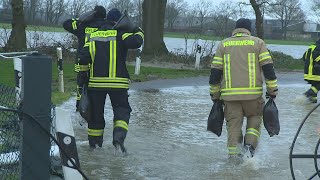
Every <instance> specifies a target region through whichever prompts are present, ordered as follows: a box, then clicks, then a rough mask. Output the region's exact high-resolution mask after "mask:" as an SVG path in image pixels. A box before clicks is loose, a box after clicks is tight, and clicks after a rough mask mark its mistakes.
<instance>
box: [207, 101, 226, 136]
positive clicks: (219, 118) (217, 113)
mask: <svg viewBox="0 0 320 180" xmlns="http://www.w3.org/2000/svg"><path fill="white" fill-rule="evenodd" d="M223 120H224V114H223V101H222V100H217V101H216V102H215V103H214V104H213V106H212V108H211V111H210V114H209V117H208V123H207V130H208V131H211V132H213V133H214V134H216V135H217V136H218V137H220V136H221V132H222V126H223Z"/></svg>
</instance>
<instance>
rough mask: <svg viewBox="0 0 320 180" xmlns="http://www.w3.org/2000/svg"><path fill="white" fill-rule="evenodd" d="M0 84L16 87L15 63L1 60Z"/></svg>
mask: <svg viewBox="0 0 320 180" xmlns="http://www.w3.org/2000/svg"><path fill="white" fill-rule="evenodd" d="M0 72H1V74H0V83H2V84H5V85H7V86H10V87H14V86H15V80H14V69H13V61H12V60H10V59H2V58H0Z"/></svg>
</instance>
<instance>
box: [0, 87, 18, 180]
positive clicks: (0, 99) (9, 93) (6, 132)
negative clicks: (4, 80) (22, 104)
mask: <svg viewBox="0 0 320 180" xmlns="http://www.w3.org/2000/svg"><path fill="white" fill-rule="evenodd" d="M0 105H1V106H3V107H7V108H17V103H16V91H15V88H13V87H8V86H5V85H2V84H0ZM20 133H21V131H20V125H19V116H18V114H17V113H14V112H8V111H0V179H18V175H19V174H18V173H19V145H20Z"/></svg>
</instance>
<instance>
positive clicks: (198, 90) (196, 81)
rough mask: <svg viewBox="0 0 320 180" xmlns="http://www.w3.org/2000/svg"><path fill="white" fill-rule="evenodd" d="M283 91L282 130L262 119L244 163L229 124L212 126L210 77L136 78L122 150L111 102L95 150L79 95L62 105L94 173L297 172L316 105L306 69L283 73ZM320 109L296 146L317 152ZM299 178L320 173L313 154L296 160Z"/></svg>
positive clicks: (84, 162)
mask: <svg viewBox="0 0 320 180" xmlns="http://www.w3.org/2000/svg"><path fill="white" fill-rule="evenodd" d="M278 79H279V89H280V93H279V95H278V97H277V98H276V104H277V106H278V109H279V116H280V123H281V131H280V134H279V135H278V136H273V137H269V135H268V133H267V131H266V130H265V128H264V127H262V134H261V138H260V144H259V147H258V148H257V150H256V154H255V157H254V158H252V159H250V160H247V161H245V162H243V163H241V164H239V165H236V164H234V163H232V162H229V161H228V156H227V148H226V146H227V145H226V140H227V132H226V126H225V124H224V127H223V132H222V135H221V137H217V136H216V135H214V134H213V133H210V132H208V131H206V125H207V117H208V114H209V111H210V109H211V106H212V102H211V100H210V97H209V87H208V77H196V78H189V79H177V80H156V81H150V82H145V83H134V84H132V86H131V89H130V91H129V93H130V97H129V100H130V103H131V106H132V109H133V111H132V116H131V119H130V124H129V133H128V137H127V139H126V141H125V145H126V147H127V149H128V152H129V154H128V155H127V156H124V157H121V156H115V155H114V149H113V146H112V143H111V142H112V116H113V114H112V111H111V107H110V101H109V100H107V103H106V107H105V110H106V113H105V118H106V128H105V134H104V144H103V147H102V148H98V149H95V150H93V151H92V150H90V148H89V147H88V141H87V138H86V126H85V125H84V126H80V125H79V119H80V118H79V116H78V115H77V114H76V113H74V109H75V108H74V104H75V99H74V98H71V99H70V100H69V101H67V102H66V103H64V104H63V105H61V107H62V108H64V109H67V110H70V112H71V114H72V120H73V123H74V130H75V136H76V139H77V147H78V153H79V158H80V163H81V168H82V170H83V171H84V172H85V174H86V175H87V176H88V177H89V179H92V180H105V179H197V180H198V179H217V180H220V179H223V180H234V179H250V180H261V179H263V180H269V179H270V180H274V179H281V180H286V179H288V180H289V179H292V177H291V174H290V166H289V152H290V146H291V143H292V140H293V138H294V135H295V133H296V131H297V129H298V127H299V125H300V123H301V121H302V119H303V118H304V117H305V116H306V114H307V113H308V112H309V111H310V110H311V109H312V108H313V107H314V106H315V105H314V104H308V103H307V102H306V101H305V99H304V97H303V96H302V93H303V92H305V91H306V90H307V89H308V88H309V86H308V85H307V84H306V83H305V82H304V81H303V74H302V73H299V72H284V73H278ZM319 117H320V114H319V110H316V111H315V113H314V114H313V115H311V116H310V118H309V119H308V120H307V122H306V125H305V126H304V127H303V129H302V131H301V134H300V136H299V138H298V140H297V144H296V146H295V147H296V148H295V150H294V153H305V154H313V153H314V149H315V146H316V142H317V141H318V139H319V129H320V122H319ZM293 164H294V169H295V171H294V172H295V174H296V179H298V180H299V179H307V178H309V177H310V176H311V175H312V174H314V172H315V169H314V164H313V159H294V160H293Z"/></svg>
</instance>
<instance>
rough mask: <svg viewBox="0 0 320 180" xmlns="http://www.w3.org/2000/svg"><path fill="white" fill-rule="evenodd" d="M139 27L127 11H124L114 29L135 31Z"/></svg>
mask: <svg viewBox="0 0 320 180" xmlns="http://www.w3.org/2000/svg"><path fill="white" fill-rule="evenodd" d="M136 28H137V27H136V26H135V25H134V24H133V23H132V21H131V20H130V18H129V16H128V13H127V11H125V12H124V13H123V15H122V16H121V17H120V19H119V20H118V22H117V23H116V24H115V25H114V26H113V29H117V30H124V31H127V32H133V31H134V30H135V29H136Z"/></svg>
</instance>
